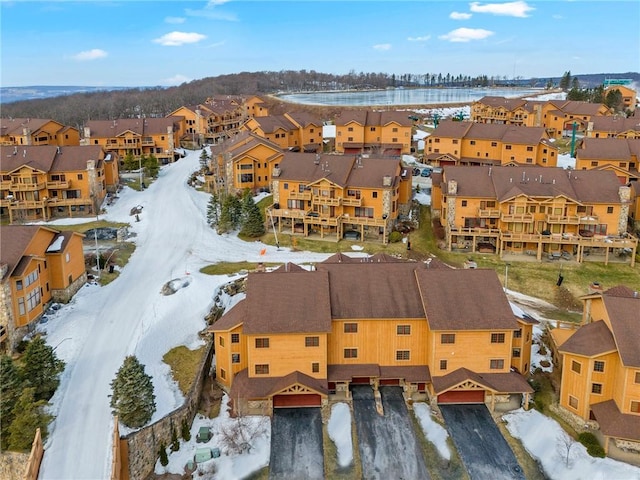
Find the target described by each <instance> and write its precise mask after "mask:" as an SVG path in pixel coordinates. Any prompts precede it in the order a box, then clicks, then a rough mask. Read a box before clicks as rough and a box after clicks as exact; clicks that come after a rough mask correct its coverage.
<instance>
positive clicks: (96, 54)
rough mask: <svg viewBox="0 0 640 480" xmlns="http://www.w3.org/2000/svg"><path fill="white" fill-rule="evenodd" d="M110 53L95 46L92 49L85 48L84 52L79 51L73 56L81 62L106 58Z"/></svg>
mask: <svg viewBox="0 0 640 480" xmlns="http://www.w3.org/2000/svg"><path fill="white" fill-rule="evenodd" d="M107 55H108V53H107V52H105V51H104V50H100V49H99V48H94V49H92V50H85V51H84V52H80V53H77V54H75V55H74V56H73V59H74V60H77V61H79V62H88V61H91V60H97V59H99V58H104V57H106V56H107Z"/></svg>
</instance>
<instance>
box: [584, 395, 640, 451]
mask: <svg viewBox="0 0 640 480" xmlns="http://www.w3.org/2000/svg"><path fill="white" fill-rule="evenodd" d="M590 407H591V410H592V411H593V415H594V416H595V417H596V420H597V421H598V423H599V424H600V430H602V433H604V434H605V435H607V436H608V437H615V438H623V439H626V440H633V441H635V442H638V441H640V417H639V416H638V415H631V414H628V413H622V412H621V411H620V410H619V409H618V406H617V405H616V402H615V401H614V400H607V401H606V402H601V403H595V404H591V405H590Z"/></svg>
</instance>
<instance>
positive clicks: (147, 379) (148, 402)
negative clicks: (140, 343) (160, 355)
mask: <svg viewBox="0 0 640 480" xmlns="http://www.w3.org/2000/svg"><path fill="white" fill-rule="evenodd" d="M111 391H112V394H111V403H110V405H111V408H112V409H113V414H114V415H117V416H118V418H119V419H120V421H121V422H122V423H123V425H126V426H127V427H132V428H139V427H142V426H143V425H144V424H145V423H147V422H148V421H149V420H151V417H152V416H153V413H154V412H155V411H156V402H155V398H156V396H155V395H154V394H153V383H152V382H151V376H150V375H147V374H146V373H145V371H144V365H142V364H141V363H140V362H139V361H138V359H137V358H136V357H135V356H134V355H129V356H128V357H126V358H125V359H124V363H123V364H122V366H121V367H120V369H119V370H118V372H117V373H116V377H115V378H114V379H113V381H112V382H111Z"/></svg>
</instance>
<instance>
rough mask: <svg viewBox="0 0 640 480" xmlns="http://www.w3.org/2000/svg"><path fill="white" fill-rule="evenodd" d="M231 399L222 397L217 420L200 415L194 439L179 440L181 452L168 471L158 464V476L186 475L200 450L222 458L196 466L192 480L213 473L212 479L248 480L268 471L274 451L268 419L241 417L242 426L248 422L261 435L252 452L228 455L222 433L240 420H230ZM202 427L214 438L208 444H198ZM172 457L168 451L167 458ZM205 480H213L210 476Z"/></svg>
mask: <svg viewBox="0 0 640 480" xmlns="http://www.w3.org/2000/svg"><path fill="white" fill-rule="evenodd" d="M228 403H229V397H228V396H227V395H226V394H224V395H223V397H222V406H221V408H220V414H219V415H218V416H217V417H216V418H206V417H204V416H202V415H200V414H198V415H197V416H196V418H195V419H194V420H193V424H192V425H191V430H190V431H191V439H190V440H189V441H188V442H187V441H185V440H180V449H179V450H178V451H176V452H171V454H170V455H169V463H168V464H167V466H166V467H163V466H162V465H161V464H160V460H158V461H157V462H156V467H155V473H157V474H158V475H161V474H163V473H174V474H183V473H184V472H185V466H186V465H187V462H189V461H190V460H193V459H194V456H195V453H196V449H198V448H212V449H213V448H219V449H220V452H221V455H220V456H219V457H218V458H213V459H211V460H208V461H206V462H203V463H201V464H199V465H197V468H196V470H195V471H194V472H193V478H202V477H201V474H206V473H213V472H215V473H216V475H215V477H213V478H220V479H224V480H240V479H242V478H246V477H248V476H249V475H251V474H252V473H254V472H257V471H259V470H260V469H262V468H264V467H266V466H267V465H268V464H269V457H270V451H271V424H270V422H269V417H262V416H258V415H249V416H245V417H242V421H243V422H249V423H250V426H251V427H254V428H259V429H261V430H262V434H261V435H259V436H257V437H256V438H255V439H253V440H252V441H251V442H250V444H251V449H250V450H249V452H246V453H242V454H232V453H231V452H229V451H228V450H227V449H226V448H225V446H224V441H223V434H222V432H223V431H225V429H227V430H228V429H229V428H231V427H232V426H233V424H234V422H237V419H234V418H231V417H230V416H229V405H228ZM200 427H208V428H209V431H210V432H211V434H212V436H211V439H210V440H209V441H208V442H205V443H197V442H196V435H197V434H198V432H199V431H200ZM169 453H170V450H169V448H167V454H169ZM206 478H212V477H210V476H208V477H206Z"/></svg>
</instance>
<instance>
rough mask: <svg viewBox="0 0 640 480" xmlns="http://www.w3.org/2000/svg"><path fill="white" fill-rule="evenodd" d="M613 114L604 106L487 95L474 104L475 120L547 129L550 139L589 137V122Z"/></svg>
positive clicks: (472, 118) (472, 113)
mask: <svg viewBox="0 0 640 480" xmlns="http://www.w3.org/2000/svg"><path fill="white" fill-rule="evenodd" d="M610 115H613V111H612V110H611V109H610V108H608V107H607V106H606V105H604V104H601V103H589V102H580V101H575V100H547V101H539V100H523V99H508V98H504V97H495V96H486V97H483V98H481V99H480V100H478V101H476V102H473V104H472V105H471V121H472V122H476V123H498V124H504V125H518V126H527V127H543V128H544V129H545V131H546V132H547V134H548V135H549V137H550V138H561V137H563V136H564V137H568V136H571V135H573V132H574V129H575V132H576V133H577V134H580V135H585V134H586V132H587V129H588V126H589V122H591V121H592V119H594V118H595V117H597V116H610Z"/></svg>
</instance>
